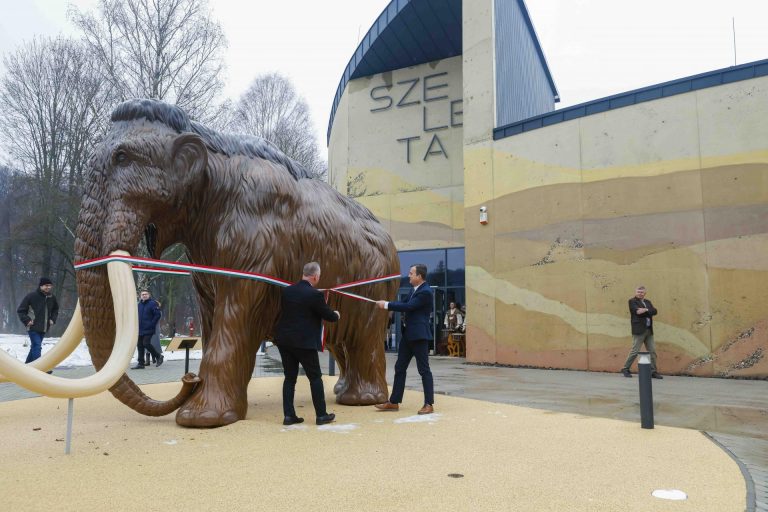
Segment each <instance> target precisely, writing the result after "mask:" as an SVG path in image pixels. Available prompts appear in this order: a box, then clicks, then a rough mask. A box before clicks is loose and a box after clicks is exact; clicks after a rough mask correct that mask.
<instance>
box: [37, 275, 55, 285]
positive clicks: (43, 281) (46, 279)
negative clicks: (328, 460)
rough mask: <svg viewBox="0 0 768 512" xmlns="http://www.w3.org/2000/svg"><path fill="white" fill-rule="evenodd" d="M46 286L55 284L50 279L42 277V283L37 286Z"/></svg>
mask: <svg viewBox="0 0 768 512" xmlns="http://www.w3.org/2000/svg"><path fill="white" fill-rule="evenodd" d="M44 284H53V281H51V280H50V279H48V278H47V277H41V278H40V282H39V283H38V284H37V286H38V287H39V286H43V285H44Z"/></svg>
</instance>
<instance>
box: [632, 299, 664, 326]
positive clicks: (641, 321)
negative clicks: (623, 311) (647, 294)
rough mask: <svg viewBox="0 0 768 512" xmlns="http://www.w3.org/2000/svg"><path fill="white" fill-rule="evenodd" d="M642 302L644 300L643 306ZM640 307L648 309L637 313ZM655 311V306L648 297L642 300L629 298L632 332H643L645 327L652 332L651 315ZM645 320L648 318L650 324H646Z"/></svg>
mask: <svg viewBox="0 0 768 512" xmlns="http://www.w3.org/2000/svg"><path fill="white" fill-rule="evenodd" d="M643 302H645V306H643ZM642 307H645V308H648V311H646V312H645V313H643V314H641V315H638V314H637V313H636V311H637V310H638V309H639V308H642ZM657 313H658V311H656V308H655V307H653V304H651V301H649V300H648V299H643V300H642V302H641V301H640V299H638V298H637V297H632V298H631V299H629V314H630V315H631V316H632V319H631V322H632V334H643V333H644V332H645V329H646V327H648V329H650V330H651V333H653V317H654V316H655V315H656V314H657ZM646 320H650V325H648V322H647V321H646Z"/></svg>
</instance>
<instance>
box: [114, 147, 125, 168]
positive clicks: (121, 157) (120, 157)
mask: <svg viewBox="0 0 768 512" xmlns="http://www.w3.org/2000/svg"><path fill="white" fill-rule="evenodd" d="M112 160H113V161H114V163H115V165H121V166H125V165H128V161H129V159H128V153H126V152H125V151H123V150H122V149H119V150H117V151H115V154H114V155H113V157H112Z"/></svg>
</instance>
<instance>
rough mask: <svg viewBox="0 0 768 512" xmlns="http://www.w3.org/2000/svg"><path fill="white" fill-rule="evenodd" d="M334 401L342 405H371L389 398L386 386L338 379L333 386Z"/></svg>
mask: <svg viewBox="0 0 768 512" xmlns="http://www.w3.org/2000/svg"><path fill="white" fill-rule="evenodd" d="M333 391H334V393H336V403H337V404H342V405H373V404H380V403H383V402H386V401H387V400H388V399H389V393H388V390H387V386H386V385H385V384H384V385H382V384H376V383H373V382H361V381H350V380H348V379H344V380H343V381H342V380H341V379H339V382H337V383H336V385H335V386H334V387H333Z"/></svg>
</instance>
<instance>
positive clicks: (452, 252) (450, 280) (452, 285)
mask: <svg viewBox="0 0 768 512" xmlns="http://www.w3.org/2000/svg"><path fill="white" fill-rule="evenodd" d="M398 256H399V258H400V275H401V276H402V277H401V279H400V290H399V292H398V299H399V300H401V301H404V300H406V299H407V297H408V295H410V293H411V284H410V283H409V282H408V270H409V269H410V268H411V267H412V266H413V265H416V264H417V263H423V264H424V265H426V266H427V282H428V283H429V285H430V286H432V287H435V315H434V317H433V326H432V327H433V332H434V333H436V334H440V331H441V329H442V328H443V318H444V316H445V312H446V311H447V310H448V304H450V303H451V302H455V303H456V304H457V305H459V306H460V305H463V304H465V303H466V289H465V284H464V247H455V248H450V249H430V250H419V251H401V252H399V253H398ZM395 319H400V314H399V313H395V316H394V317H393V325H395V327H394V329H395V332H396V339H397V342H396V343H395V344H392V343H390V342H389V341H388V342H387V345H386V349H387V350H397V344H399V342H400V337H401V335H402V332H401V330H400V328H399V325H398V324H397V322H396V320H395ZM431 348H432V349H434V346H432V347H431Z"/></svg>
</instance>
